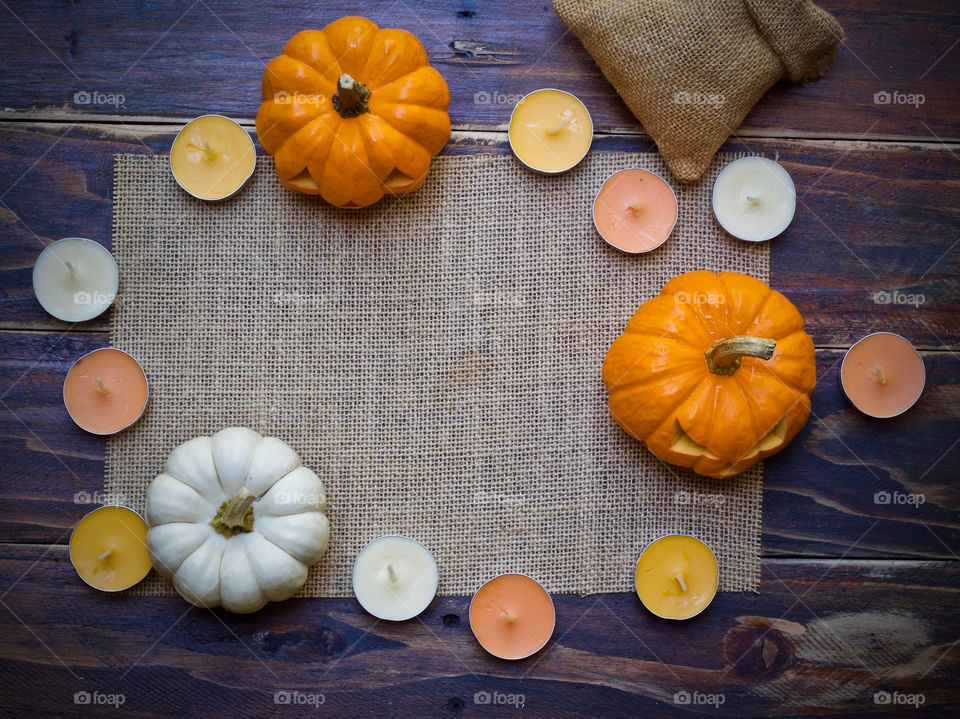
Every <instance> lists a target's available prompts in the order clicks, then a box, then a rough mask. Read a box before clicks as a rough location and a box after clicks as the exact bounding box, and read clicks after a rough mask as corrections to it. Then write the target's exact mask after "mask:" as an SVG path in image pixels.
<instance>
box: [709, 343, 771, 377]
mask: <svg viewBox="0 0 960 719" xmlns="http://www.w3.org/2000/svg"><path fill="white" fill-rule="evenodd" d="M776 347H777V343H776V341H775V340H771V339H767V338H766V337H747V336H744V335H740V336H738V337H727V338H726V339H723V340H717V341H716V342H714V343H713V344H712V345H710V346H709V347H707V351H706V352H704V353H703V356H704V357H705V358H706V360H707V369H709V370H710V371H711V372H713V373H714V374H719V375H732V374H733V373H734V372H736V371H737V370H738V369H740V359H741V358H742V357H757V358H758V359H762V360H768V359H770V358H771V357H773V351H774V349H776Z"/></svg>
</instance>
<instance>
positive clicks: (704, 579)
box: [636, 534, 719, 619]
mask: <svg viewBox="0 0 960 719" xmlns="http://www.w3.org/2000/svg"><path fill="white" fill-rule="evenodd" d="M718 583H719V570H718V567H717V558H716V557H714V556H713V552H711V551H710V547H708V546H707V545H706V544H704V543H703V542H701V541H700V540H699V539H697V538H696V537H690V536H687V535H684V534H668V535H667V536H665V537H660V539H657V540H656V541H653V542H651V543H650V544H649V545H647V548H646V549H644V550H643V553H642V554H641V555H640V559H639V561H638V562H637V572H636V586H637V596H638V597H640V601H641V602H643V606H645V607H646V608H647V609H649V610H650V611H651V612H652V613H653V614H655V615H657V616H658V617H660V618H662V619H689V618H691V617H695V616H697V615H698V614H699V613H700V612H702V611H703V610H704V609H706V608H707V607H708V606H709V605H710V602H712V601H713V597H714V596H715V595H716V593H717V585H718Z"/></svg>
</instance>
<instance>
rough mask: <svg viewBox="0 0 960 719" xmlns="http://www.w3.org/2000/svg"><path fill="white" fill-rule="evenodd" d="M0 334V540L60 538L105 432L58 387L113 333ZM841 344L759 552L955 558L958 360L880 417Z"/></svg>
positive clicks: (85, 489) (937, 356)
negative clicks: (850, 400)
mask: <svg viewBox="0 0 960 719" xmlns="http://www.w3.org/2000/svg"><path fill="white" fill-rule="evenodd" d="M0 343H2V346H3V347H4V357H3V364H2V366H0V370H2V371H0V397H2V404H0V446H2V448H3V456H5V457H6V467H5V470H6V471H4V472H2V473H0V501H2V502H3V503H4V506H5V507H6V509H7V511H5V512H4V513H3V514H2V515H0V542H35V543H49V542H59V543H63V542H66V541H67V538H68V536H67V533H68V531H69V529H70V527H72V526H73V524H74V523H76V522H77V520H79V519H80V517H82V516H83V515H84V514H85V513H86V512H87V511H89V509H90V506H89V504H87V503H86V502H87V501H89V500H90V499H96V497H95V493H99V492H102V489H103V442H102V440H100V439H99V438H97V437H94V436H91V435H88V434H87V433H85V432H83V431H82V430H80V429H79V428H77V427H76V426H75V425H74V424H73V423H72V422H71V420H70V418H69V416H68V415H67V413H66V410H65V409H64V406H63V402H62V400H61V388H62V386H63V378H64V376H65V375H66V372H67V370H68V369H69V367H70V365H71V364H72V362H73V361H75V359H76V358H77V357H78V356H80V355H81V354H83V353H85V352H88V351H90V350H92V349H95V348H97V347H102V346H105V345H106V344H107V343H108V338H107V336H106V335H105V334H103V333H83V334H66V335H57V334H54V333H47V332H43V333H39V332H0ZM842 356H843V353H842V351H840V350H819V351H818V353H817V362H818V371H819V378H820V379H819V383H818V385H817V389H816V392H815V394H814V400H813V412H814V414H813V416H812V417H811V419H810V421H809V422H808V424H807V426H806V427H805V428H804V430H803V431H802V433H801V434H800V435H799V436H798V437H797V438H796V439H795V440H794V442H793V444H792V445H791V446H790V447H789V448H787V449H786V450H785V451H784V452H782V453H780V454H779V455H777V456H775V457H773V458H772V459H770V460H769V461H768V462H767V463H766V471H765V480H764V489H765V495H764V518H763V527H764V534H763V551H764V554H766V555H790V556H825V557H839V556H847V557H901V558H939V559H950V558H954V554H953V552H954V551H955V548H956V547H958V546H960V516H958V513H957V507H958V504H960V502H958V492H960V490H958V488H957V484H956V478H957V477H958V476H960V451H958V449H957V447H956V446H955V445H956V444H957V442H958V441H960V402H958V401H957V399H958V396H960V360H958V359H957V358H956V357H955V356H954V355H953V354H951V353H946V352H924V353H923V357H924V362H925V363H926V367H927V388H926V391H925V393H924V395H923V397H922V398H921V400H920V402H919V403H918V405H917V406H916V407H914V408H913V409H912V410H911V411H910V412H908V413H906V414H904V415H903V416H901V417H899V418H897V419H895V420H892V421H889V422H880V421H876V420H871V419H869V418H867V417H865V416H863V415H861V414H860V413H859V412H857V411H856V410H854V409H852V408H851V407H850V406H849V405H848V404H847V403H846V402H845V400H844V399H843V398H842V396H841V394H840V391H839V388H838V383H837V372H838V370H839V361H840V359H841V358H842ZM918 438H922V439H921V440H918ZM159 469H160V468H159V467H158V468H157V470H158V471H159ZM150 479H152V477H144V478H143V480H144V482H146V481H149V480H150ZM878 492H887V493H888V494H889V498H890V502H889V503H885V504H884V503H880V504H878V503H877V502H876V501H875V499H880V500H881V501H882V499H883V496H882V495H881V497H879V498H876V497H875V495H876V494H877V493H878ZM78 495H79V496H78ZM918 495H923V497H922V503H920V502H921V500H920V499H919V498H918V497H917V496H918ZM910 496H913V497H914V498H915V499H914V500H913V501H911V500H910V499H909V497H910ZM78 502H79V503H78Z"/></svg>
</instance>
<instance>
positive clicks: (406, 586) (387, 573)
mask: <svg viewBox="0 0 960 719" xmlns="http://www.w3.org/2000/svg"><path fill="white" fill-rule="evenodd" d="M439 581H440V574H439V572H438V571H437V562H436V560H435V559H434V558H433V555H432V554H431V553H430V550H429V549H427V548H426V547H425V546H423V545H422V544H420V542H418V541H417V540H415V539H410V538H409V537H402V536H400V535H396V534H389V535H386V536H384V537H380V538H378V539H374V540H373V541H372V542H370V543H369V544H367V546H365V547H364V548H363V549H361V550H360V554H358V555H357V559H356V561H355V562H354V564H353V593H354V594H355V595H356V597H357V601H358V602H360V606H362V607H363V608H364V609H366V610H367V611H368V612H370V614H372V615H373V616H375V617H378V618H379V619H388V620H390V621H393V622H402V621H404V620H406V619H412V618H413V617H415V616H417V615H418V614H420V613H421V612H422V611H423V610H424V609H426V608H427V605H429V604H430V602H432V601H433V598H434V597H435V596H436V594H437V585H438V584H439Z"/></svg>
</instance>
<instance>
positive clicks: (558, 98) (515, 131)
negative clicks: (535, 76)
mask: <svg viewBox="0 0 960 719" xmlns="http://www.w3.org/2000/svg"><path fill="white" fill-rule="evenodd" d="M508 136H509V139H510V148H511V149H512V150H513V153H514V154H515V155H516V156H517V159H518V160H520V162H522V163H523V164H524V165H526V166H527V167H528V168H530V169H531V170H536V171H537V172H542V173H544V174H547V175H554V174H557V173H560V172H566V171H567V170H569V169H570V168H572V167H575V166H576V165H577V164H578V163H579V162H580V160H582V159H583V158H584V156H586V154H587V150H589V149H590V143H591V142H593V120H592V119H591V118H590V113H589V112H588V111H587V107H586V105H584V104H583V103H582V102H580V100H579V99H577V98H576V97H575V96H573V95H571V94H570V93H569V92H564V91H563V90H553V89H545V90H537V91H535V92H531V93H530V94H529V95H527V96H526V97H524V98H523V99H521V100H520V102H518V103H517V106H516V107H515V108H513V114H512V115H510V132H509V134H508Z"/></svg>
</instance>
